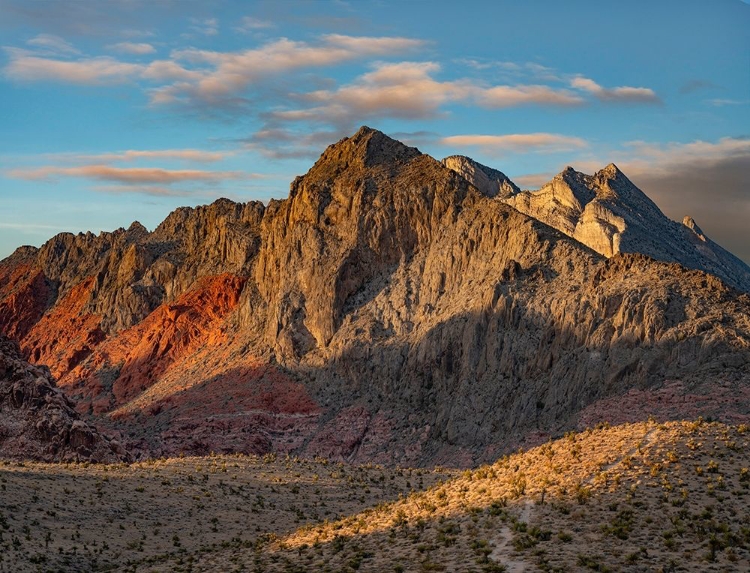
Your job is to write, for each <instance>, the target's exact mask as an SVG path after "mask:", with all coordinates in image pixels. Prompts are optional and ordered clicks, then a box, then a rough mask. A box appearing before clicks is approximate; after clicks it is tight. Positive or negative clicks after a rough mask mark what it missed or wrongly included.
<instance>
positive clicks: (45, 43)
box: [26, 34, 81, 56]
mask: <svg viewBox="0 0 750 573" xmlns="http://www.w3.org/2000/svg"><path fill="white" fill-rule="evenodd" d="M26 44H27V45H29V46H32V47H33V48H35V49H41V50H43V51H44V52H45V53H52V54H58V55H62V56H70V55H75V54H80V53H81V52H80V51H79V50H78V49H77V48H76V47H75V46H73V44H71V43H70V42H68V41H67V40H64V39H63V38H61V37H60V36H55V35H54V34H39V35H38V36H36V37H34V38H31V39H30V40H27V41H26Z"/></svg>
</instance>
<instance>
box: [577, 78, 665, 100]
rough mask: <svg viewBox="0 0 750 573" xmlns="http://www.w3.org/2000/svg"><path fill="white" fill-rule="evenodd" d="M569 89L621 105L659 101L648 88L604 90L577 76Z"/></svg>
mask: <svg viewBox="0 0 750 573" xmlns="http://www.w3.org/2000/svg"><path fill="white" fill-rule="evenodd" d="M570 85H571V87H574V88H576V89H579V90H582V91H585V92H588V93H590V94H591V95H593V96H594V97H595V98H597V99H599V100H600V101H605V102H623V103H660V102H661V99H659V96H657V95H656V92H654V90H652V89H650V88H642V87H639V88H634V87H630V86H621V87H617V88H604V87H602V86H600V85H599V84H598V83H596V82H595V81H594V80H592V79H589V78H585V77H583V76H577V77H575V78H573V80H571V82H570Z"/></svg>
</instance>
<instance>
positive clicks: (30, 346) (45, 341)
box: [21, 277, 105, 378]
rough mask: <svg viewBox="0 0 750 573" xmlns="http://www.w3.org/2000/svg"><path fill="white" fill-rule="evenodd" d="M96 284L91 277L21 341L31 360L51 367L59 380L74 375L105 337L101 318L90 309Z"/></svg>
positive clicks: (77, 286) (69, 293)
mask: <svg viewBox="0 0 750 573" xmlns="http://www.w3.org/2000/svg"><path fill="white" fill-rule="evenodd" d="M95 282H96V281H95V279H94V277H89V278H87V279H84V280H83V281H81V282H80V283H78V284H77V285H76V286H74V287H73V288H72V289H70V291H69V292H68V293H67V294H66V295H65V296H63V297H62V299H61V300H59V301H58V302H57V304H56V305H55V306H54V307H53V308H52V309H51V310H50V311H49V312H48V313H47V314H45V315H44V316H43V317H42V318H41V319H40V320H39V321H38V322H37V323H36V324H35V325H34V326H33V328H31V330H30V331H29V333H28V334H27V335H26V336H24V337H23V338H22V339H21V345H22V347H23V350H24V353H25V354H26V356H27V357H28V359H29V360H30V361H31V362H33V363H34V364H46V365H48V366H49V368H50V371H51V372H52V375H53V376H54V377H55V378H60V377H62V376H64V375H65V374H67V373H68V372H70V371H71V370H72V369H73V368H75V367H76V366H77V365H78V364H79V363H80V362H81V361H82V360H83V359H85V358H86V357H87V356H88V355H89V354H91V352H92V351H93V349H94V348H95V347H96V346H97V345H98V344H99V343H100V342H102V341H103V340H104V338H105V335H104V332H102V329H101V317H99V316H97V315H95V314H92V313H91V312H88V309H87V304H88V302H89V300H90V298H91V291H92V289H93V288H94V285H95Z"/></svg>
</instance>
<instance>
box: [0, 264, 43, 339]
mask: <svg viewBox="0 0 750 573" xmlns="http://www.w3.org/2000/svg"><path fill="white" fill-rule="evenodd" d="M49 298H50V289H49V286H48V285H47V281H46V280H45V278H44V273H42V271H41V269H39V268H38V267H36V266H35V265H33V264H31V263H22V264H20V265H18V266H16V265H0V332H2V333H4V334H5V335H6V336H10V337H11V338H14V339H16V340H20V339H21V338H23V337H24V336H26V334H27V333H28V332H29V330H31V328H32V327H33V326H34V325H35V324H36V323H37V322H38V321H39V319H40V318H41V317H42V315H43V314H44V311H45V309H46V307H47V301H48V299H49Z"/></svg>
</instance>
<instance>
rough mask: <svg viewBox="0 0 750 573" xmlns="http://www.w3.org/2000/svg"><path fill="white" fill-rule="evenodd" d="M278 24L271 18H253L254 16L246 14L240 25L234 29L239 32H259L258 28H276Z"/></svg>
mask: <svg viewBox="0 0 750 573" xmlns="http://www.w3.org/2000/svg"><path fill="white" fill-rule="evenodd" d="M275 27H276V24H274V23H273V22H270V21H269V20H261V19H260V18H253V17H252V16H244V17H243V18H242V19H241V20H240V24H239V26H236V27H235V28H234V29H235V30H236V31H237V32H242V33H247V32H257V31H258V30H267V29H269V28H275Z"/></svg>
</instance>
